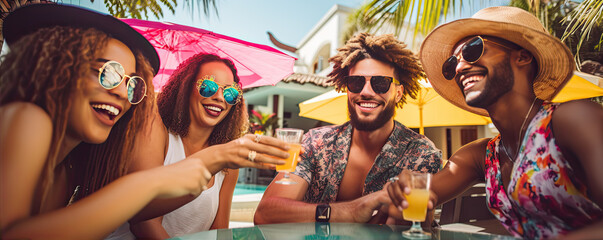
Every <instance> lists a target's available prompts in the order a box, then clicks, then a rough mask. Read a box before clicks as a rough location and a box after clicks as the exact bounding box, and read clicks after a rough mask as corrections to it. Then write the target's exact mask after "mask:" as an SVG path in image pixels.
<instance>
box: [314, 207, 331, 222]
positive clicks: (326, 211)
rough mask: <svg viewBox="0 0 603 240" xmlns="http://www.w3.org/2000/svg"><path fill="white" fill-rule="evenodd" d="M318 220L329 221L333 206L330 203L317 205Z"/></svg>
mask: <svg viewBox="0 0 603 240" xmlns="http://www.w3.org/2000/svg"><path fill="white" fill-rule="evenodd" d="M315 218H316V221H317V222H328V221H329V219H331V206H329V204H328V203H325V204H319V205H317V206H316V217H315Z"/></svg>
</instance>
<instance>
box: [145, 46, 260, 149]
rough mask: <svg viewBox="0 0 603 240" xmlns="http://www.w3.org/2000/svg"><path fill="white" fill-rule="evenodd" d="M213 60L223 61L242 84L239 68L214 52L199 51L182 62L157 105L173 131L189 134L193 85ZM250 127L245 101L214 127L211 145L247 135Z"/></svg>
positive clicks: (169, 128)
mask: <svg viewBox="0 0 603 240" xmlns="http://www.w3.org/2000/svg"><path fill="white" fill-rule="evenodd" d="M209 62H222V63H224V64H226V66H228V67H229V68H230V70H231V71H232V76H233V77H234V81H235V82H236V83H239V81H240V80H239V76H238V75H237V69H236V68H235V66H234V64H233V63H232V61H230V60H228V59H225V58H220V57H218V56H216V55H214V54H208V53H198V54H196V55H194V56H192V57H190V58H189V59H187V60H185V61H184V62H182V63H181V64H180V65H179V66H178V68H177V69H176V71H174V73H173V74H172V75H171V76H170V79H169V80H168V83H167V84H166V85H165V86H163V90H162V92H161V93H160V94H159V96H158V97H157V106H158V108H159V114H160V115H161V119H162V120H163V124H164V125H165V126H166V127H167V129H168V130H169V131H170V132H173V133H175V134H178V135H179V136H181V137H185V136H187V135H188V129H189V126H190V123H191V119H190V115H189V112H190V106H189V105H190V101H189V99H190V97H191V92H192V91H191V88H193V87H194V86H195V84H196V81H197V74H198V73H199V71H200V69H201V66H202V65H203V64H205V63H209ZM248 127H249V118H248V117H247V110H246V107H245V101H241V102H239V103H238V104H236V105H234V106H233V107H232V108H231V109H230V111H229V112H228V114H227V115H226V117H224V119H222V121H220V123H218V125H216V127H214V130H213V131H212V133H211V135H210V136H209V145H210V146H212V145H216V144H222V143H227V142H229V141H232V140H234V139H237V138H239V137H241V136H243V135H244V134H245V133H246V132H247V130H248Z"/></svg>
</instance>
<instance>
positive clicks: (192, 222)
mask: <svg viewBox="0 0 603 240" xmlns="http://www.w3.org/2000/svg"><path fill="white" fill-rule="evenodd" d="M242 94H243V93H242V90H241V88H240V83H239V77H238V76H237V70H236V68H235V66H234V64H233V63H232V62H231V61H230V60H228V59H224V58H220V57H218V56H216V55H213V54H207V53H199V54H196V55H195V56H193V57H191V58H189V59H187V60H186V61H184V62H183V63H181V64H180V66H178V68H177V69H176V71H175V72H174V73H173V74H172V75H171V76H170V79H169V81H168V83H167V84H166V86H164V88H163V91H162V92H161V93H160V94H159V97H158V99H157V104H158V109H159V115H160V116H157V117H156V118H155V119H156V120H154V121H153V124H152V126H151V129H149V130H148V132H147V133H148V134H149V136H150V137H145V139H146V141H145V143H144V147H141V148H138V149H137V151H136V152H137V153H136V156H135V157H134V160H133V161H134V162H133V165H132V171H137V170H144V169H149V168H154V167H157V166H162V165H169V164H173V163H175V162H178V161H180V160H182V159H184V158H185V157H188V156H189V155H196V156H200V158H202V159H203V161H204V163H205V165H206V166H207V168H208V169H209V171H210V172H211V173H212V175H213V177H212V179H211V180H210V182H209V184H208V185H207V188H208V189H207V190H205V191H204V192H203V193H202V194H201V195H200V196H198V197H197V196H185V197H181V198H179V199H170V202H169V203H168V202H166V201H162V202H163V203H160V201H159V200H158V201H157V202H156V205H154V208H155V209H165V210H171V209H174V207H173V206H176V207H179V206H180V205H182V204H185V203H186V205H184V206H182V207H180V208H178V209H176V210H175V211H173V212H170V213H168V214H166V215H165V216H163V218H156V219H152V220H149V221H145V222H137V220H136V219H133V220H132V221H130V223H131V224H132V225H131V227H130V228H131V230H132V232H133V233H134V234H135V235H136V237H138V238H152V239H164V238H169V237H175V236H179V235H183V234H187V233H192V232H199V231H205V230H209V229H219V228H228V222H229V218H230V206H231V201H232V195H233V192H234V187H235V185H236V183H237V178H238V175H239V174H238V173H239V170H238V168H241V167H254V168H261V169H269V168H272V169H274V165H273V164H283V163H284V161H283V160H280V159H278V158H286V157H287V156H288V153H287V152H286V151H282V150H281V149H285V148H286V146H287V144H285V143H284V142H282V141H280V140H277V139H276V138H272V137H268V136H264V137H260V136H259V135H252V134H247V135H246V136H244V134H245V133H246V132H247V129H248V128H249V126H248V125H249V124H248V123H249V122H248V116H247V110H246V107H245V102H244V100H243V96H242ZM161 122H163V124H161ZM147 133H145V134H147ZM270 156H272V157H270ZM170 206H172V207H170ZM169 208H171V209H169ZM126 230H127V229H126ZM122 231H123V229H122ZM127 235H129V233H127V232H126V233H120V234H117V235H114V236H116V237H118V238H121V239H123V238H127ZM130 237H131V235H130Z"/></svg>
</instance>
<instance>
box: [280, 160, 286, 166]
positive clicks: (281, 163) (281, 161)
mask: <svg viewBox="0 0 603 240" xmlns="http://www.w3.org/2000/svg"><path fill="white" fill-rule="evenodd" d="M285 163H287V162H285V161H283V160H279V161H278V165H283V164H285Z"/></svg>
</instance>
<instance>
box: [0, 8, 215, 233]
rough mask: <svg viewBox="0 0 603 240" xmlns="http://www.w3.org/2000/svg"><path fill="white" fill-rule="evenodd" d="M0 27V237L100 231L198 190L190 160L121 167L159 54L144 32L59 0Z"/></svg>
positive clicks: (148, 105)
mask: <svg viewBox="0 0 603 240" xmlns="http://www.w3.org/2000/svg"><path fill="white" fill-rule="evenodd" d="M3 34H4V36H5V38H6V42H7V43H8V46H9V48H10V51H9V53H8V54H7V55H6V56H5V57H4V59H3V62H2V64H1V65H0V176H1V179H0V196H1V199H2V200H1V201H0V209H2V214H0V234H1V235H2V238H7V239H13V238H20V239H21V238H27V239H35V238H44V239H48V238H60V239H94V238H97V239H98V238H102V237H103V236H105V235H107V234H109V233H110V232H111V231H112V230H114V229H115V228H117V227H118V226H119V225H120V224H122V223H124V222H126V221H127V220H128V219H130V218H131V217H132V216H133V215H134V214H136V213H137V212H138V211H140V210H141V209H142V208H143V207H144V206H146V205H147V204H148V203H149V202H150V201H151V200H152V199H154V198H169V197H178V196H183V195H196V194H199V193H200V192H201V191H202V189H203V188H204V186H205V185H206V184H207V181H208V179H209V178H210V177H211V174H210V173H209V172H208V171H207V169H206V167H205V165H204V164H203V163H202V161H201V160H200V159H198V158H189V159H186V160H184V161H181V162H179V163H177V164H173V165H170V166H165V167H159V168H154V169H151V170H147V171H141V172H137V173H134V174H130V175H127V176H123V175H125V173H126V172H127V167H128V165H129V158H130V156H131V153H132V149H133V146H134V142H135V141H134V136H135V133H136V132H137V131H139V130H140V129H142V128H143V127H144V124H145V120H146V119H147V117H148V116H150V113H151V112H152V110H153V109H154V108H155V106H154V92H153V86H152V84H151V81H150V80H151V79H152V78H153V73H154V72H155V73H156V72H157V69H158V66H159V58H158V56H157V53H156V52H155V50H154V49H153V47H152V46H151V45H150V43H149V42H148V41H147V40H146V39H144V37H143V36H142V35H140V34H138V33H137V32H136V31H135V30H134V29H132V28H130V27H129V26H128V25H127V24H125V23H123V22H121V21H120V20H118V19H116V18H114V17H112V16H108V15H104V14H99V13H96V12H92V11H89V10H85V9H82V8H78V7H73V6H67V5H56V4H33V5H28V6H25V7H22V8H20V9H17V10H15V11H14V12H12V13H11V14H9V15H8V17H7V18H6V19H5V21H4V25H3ZM122 176H123V177H122Z"/></svg>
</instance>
